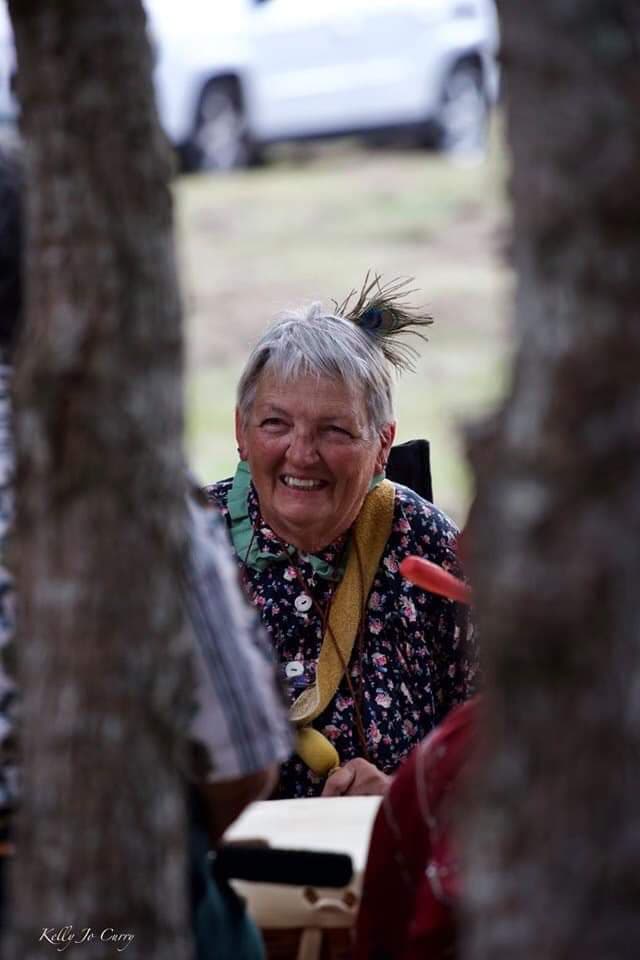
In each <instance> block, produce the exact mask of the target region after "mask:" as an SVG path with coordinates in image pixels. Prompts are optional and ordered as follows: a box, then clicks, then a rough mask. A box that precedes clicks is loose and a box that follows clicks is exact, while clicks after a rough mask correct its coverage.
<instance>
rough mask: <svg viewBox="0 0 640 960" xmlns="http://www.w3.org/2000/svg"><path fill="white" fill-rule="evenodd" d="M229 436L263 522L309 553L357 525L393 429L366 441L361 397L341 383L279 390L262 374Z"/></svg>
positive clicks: (307, 381) (307, 380)
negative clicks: (249, 476)
mask: <svg viewBox="0 0 640 960" xmlns="http://www.w3.org/2000/svg"><path fill="white" fill-rule="evenodd" d="M236 435H237V439H238V446H239V448H240V452H241V456H242V457H243V459H246V460H247V461H248V462H249V466H250V468H251V474H252V477H253V482H254V485H255V487H256V490H257V492H258V498H259V500H260V510H261V512H262V515H263V517H264V519H265V520H266V521H267V523H268V524H269V526H270V527H271V528H272V529H273V530H274V531H275V532H276V533H277V534H278V536H279V537H281V539H283V540H285V541H286V542H287V543H292V544H294V545H295V546H296V547H298V549H300V550H304V551H307V552H313V551H317V550H320V549H321V548H322V547H325V546H327V544H329V543H331V542H332V541H333V540H335V539H336V537H338V536H339V535H340V534H341V533H343V532H344V531H345V530H347V529H348V528H349V527H350V526H351V524H352V523H353V521H354V520H355V518H356V517H357V515H358V513H359V512H360V507H361V506H362V503H363V501H364V498H365V496H366V495H367V492H368V490H369V485H370V483H371V479H372V477H373V476H374V474H376V473H381V472H382V470H383V468H384V463H385V461H386V459H387V455H388V451H389V449H390V447H391V444H392V443H393V438H394V435H395V424H388V425H387V426H386V427H385V428H384V430H383V431H382V433H381V434H380V435H379V436H375V437H372V436H371V434H370V431H369V429H368V426H367V420H366V416H365V407H364V400H363V397H362V396H361V394H360V393H355V394H354V392H352V391H351V390H349V389H347V387H346V386H345V384H344V383H342V382H341V381H336V380H328V379H319V378H316V377H313V376H307V377H301V378H300V379H298V380H296V381H294V382H290V383H282V382H280V381H277V380H276V379H274V377H273V376H272V375H271V374H269V373H268V372H267V373H264V374H263V375H262V376H261V378H260V380H259V381H258V387H257V391H256V397H255V401H254V403H253V407H252V409H251V411H250V413H249V416H248V420H247V422H246V424H244V425H243V424H242V422H241V420H240V417H239V414H238V412H237V411H236Z"/></svg>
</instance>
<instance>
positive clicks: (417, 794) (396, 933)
mask: <svg viewBox="0 0 640 960" xmlns="http://www.w3.org/2000/svg"><path fill="white" fill-rule="evenodd" d="M477 705H478V700H477V698H475V699H473V700H469V701H468V702H467V703H465V704H463V706H461V707H457V708H456V709H455V710H452V711H451V713H450V714H449V715H448V716H447V717H446V718H445V720H444V721H443V723H441V724H440V726H439V727H437V728H436V729H435V730H434V731H433V733H431V734H430V735H429V736H428V737H427V738H426V740H423V741H422V743H421V744H419V745H418V746H417V747H416V748H415V750H414V751H413V752H412V753H411V754H410V755H409V757H408V759H407V760H406V762H405V763H404V765H403V766H402V767H401V768H400V770H399V771H398V773H397V774H396V776H395V777H394V779H393V781H392V783H391V786H390V788H389V790H388V792H387V794H386V795H385V798H384V800H383V801H382V806H381V807H380V810H379V812H378V816H377V817H376V821H375V824H374V827H373V834H372V837H371V845H370V848H369V858H368V860H367V867H366V871H365V876H364V885H363V890H362V902H361V906H360V911H359V914H358V922H357V928H356V945H355V952H354V960H372V958H375V957H384V958H385V960H445V958H448V960H450V958H451V957H453V956H455V948H456V923H455V915H454V909H453V908H454V905H455V903H456V901H457V898H458V897H459V893H460V873H459V869H458V860H457V856H456V844H455V839H454V836H453V816H454V814H455V812H456V801H457V796H458V790H459V785H460V778H461V776H462V774H463V771H464V770H465V767H466V765H467V763H468V760H469V758H470V756H471V751H472V745H473V736H472V735H473V731H474V728H475V716H476V712H477Z"/></svg>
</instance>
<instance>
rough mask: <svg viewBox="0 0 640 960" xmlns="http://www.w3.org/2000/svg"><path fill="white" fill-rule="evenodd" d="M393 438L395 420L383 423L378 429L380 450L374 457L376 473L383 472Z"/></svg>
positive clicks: (394, 434)
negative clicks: (379, 429) (375, 457)
mask: <svg viewBox="0 0 640 960" xmlns="http://www.w3.org/2000/svg"><path fill="white" fill-rule="evenodd" d="M395 438H396V423H395V421H393V422H392V423H385V425H384V427H383V428H382V430H381V431H380V450H379V452H378V457H377V459H376V473H384V470H385V467H386V466H387V460H388V459H389V451H390V450H391V447H392V446H393V441H394V440H395Z"/></svg>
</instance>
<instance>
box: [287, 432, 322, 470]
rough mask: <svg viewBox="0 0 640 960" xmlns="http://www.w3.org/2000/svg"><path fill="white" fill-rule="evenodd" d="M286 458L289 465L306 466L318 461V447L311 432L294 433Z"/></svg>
mask: <svg viewBox="0 0 640 960" xmlns="http://www.w3.org/2000/svg"><path fill="white" fill-rule="evenodd" d="M287 456H288V458H289V460H290V462H291V463H295V464H300V465H301V466H306V465H308V464H310V463H315V461H316V460H317V459H318V445H317V442H316V437H315V435H314V434H313V433H311V431H297V432H296V433H294V435H293V437H292V440H291V443H290V444H289V449H288V451H287Z"/></svg>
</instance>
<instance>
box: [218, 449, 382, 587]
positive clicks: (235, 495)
mask: <svg viewBox="0 0 640 960" xmlns="http://www.w3.org/2000/svg"><path fill="white" fill-rule="evenodd" d="M382 480H384V474H381V473H380V474H376V475H375V477H374V478H373V480H372V481H371V485H370V487H369V489H370V490H373V489H374V487H377V486H378V484H379V483H381V482H382ZM250 486H251V470H250V468H249V464H248V463H247V462H246V460H241V461H240V463H239V464H238V467H237V469H236V472H235V476H234V478H233V483H232V484H231V489H230V490H229V495H228V497H227V509H228V510H229V518H230V520H231V531H230V532H231V540H232V541H233V547H234V550H235V552H236V554H237V555H238V557H239V558H240V559H241V560H242V562H243V563H245V564H246V565H247V566H248V567H251V569H252V570H260V571H262V570H266V569H267V567H270V566H272V565H273V564H274V563H282V562H288V560H289V558H291V557H294V556H296V555H300V551H298V550H297V549H296V547H294V546H292V545H291V544H285V549H284V550H283V551H281V552H280V553H270V552H268V551H265V550H260V547H259V546H258V544H257V543H256V537H255V534H254V530H253V525H252V523H251V518H250V516H249V488H250ZM346 553H347V551H346V550H343V551H342V554H341V557H340V562H339V563H338V564H337V565H335V566H334V565H333V564H331V563H328V562H327V561H326V560H323V559H322V557H318V556H316V555H315V554H313V553H306V554H302V556H304V559H305V561H306V562H307V563H309V564H310V565H311V567H312V568H313V571H314V573H316V574H317V575H318V576H319V577H323V578H324V579H325V580H341V579H342V575H343V573H344V569H345V566H346Z"/></svg>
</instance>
